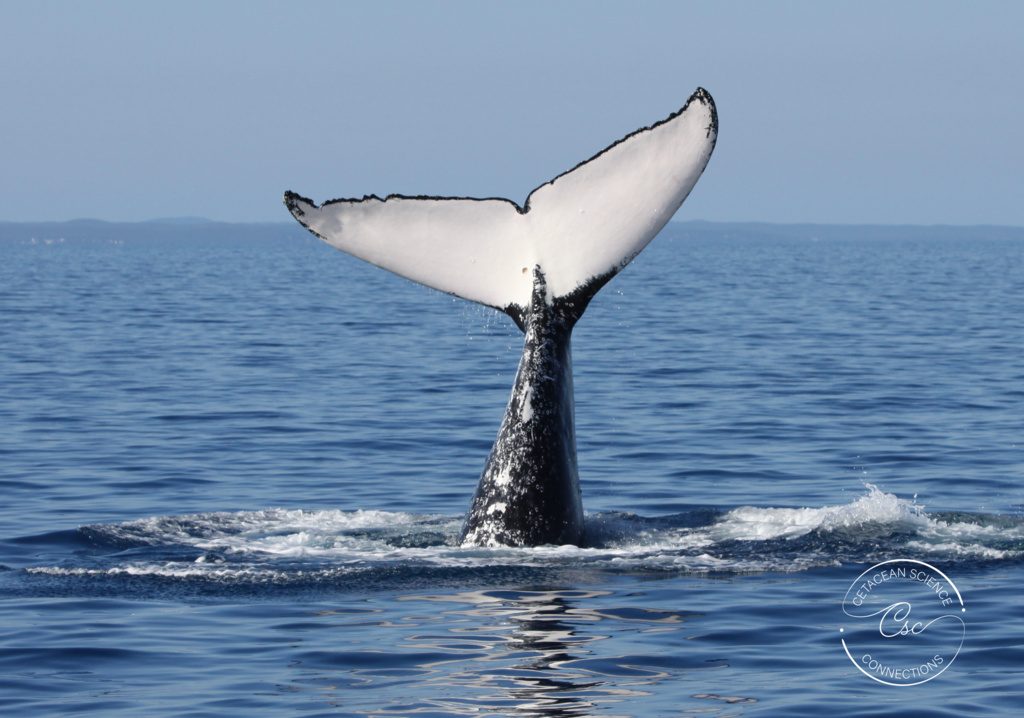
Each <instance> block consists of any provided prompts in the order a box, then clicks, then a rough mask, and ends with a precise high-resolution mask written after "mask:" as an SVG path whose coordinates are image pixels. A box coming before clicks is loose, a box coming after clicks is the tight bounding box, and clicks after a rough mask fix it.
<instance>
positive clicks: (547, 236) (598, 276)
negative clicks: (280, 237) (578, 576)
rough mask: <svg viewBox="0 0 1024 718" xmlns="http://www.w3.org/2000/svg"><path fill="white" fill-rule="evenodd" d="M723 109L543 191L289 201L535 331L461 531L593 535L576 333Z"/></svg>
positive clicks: (400, 269) (485, 542)
mask: <svg viewBox="0 0 1024 718" xmlns="http://www.w3.org/2000/svg"><path fill="white" fill-rule="evenodd" d="M717 135H718V115H717V112H716V110H715V104H714V101H713V100H712V99H711V95H710V94H708V92H707V91H706V90H704V89H703V88H698V89H697V91H696V92H694V93H693V94H692V95H691V96H690V98H689V99H688V100H687V102H686V104H685V105H683V107H682V108H680V109H679V110H677V111H676V112H674V113H672V114H671V115H669V116H668V117H666V118H665V119H663V120H661V121H660V122H656V123H654V124H652V125H650V126H648V127H643V128H641V129H639V130H636V131H635V132H632V133H631V134H629V135H627V136H625V137H623V138H622V139H620V140H618V141H617V142H615V143H613V144H612V145H610V146H609V147H607V148H605V149H604V150H602V151H601V152H599V153H597V154H596V155H594V156H593V157H591V158H590V159H588V160H585V161H584V162H581V163H580V164H578V165H576V166H575V167H574V168H572V169H571V170H568V171H567V172H564V173H562V174H560V175H558V176H557V177H555V178H554V179H552V180H551V181H549V182H545V183H544V184H542V185H540V186H539V187H537V188H536V189H534V190H533V191H532V192H530V194H529V195H528V196H527V198H526V201H525V202H524V203H523V204H522V205H519V204H517V203H516V202H513V201H512V200H508V199H503V198H483V199H480V198H472V197H431V196H422V195H420V196H406V195H399V194H392V195H388V196H387V197H385V198H383V199H382V198H380V197H378V196H376V195H367V196H364V197H362V198H358V199H357V198H350V199H334V200H330V201H327V202H324V203H323V204H321V205H319V206H318V205H317V204H316V203H315V202H314V201H313V200H310V199H307V198H305V197H303V196H301V195H298V194H296V193H294V192H290V191H289V192H286V193H285V195H284V202H285V205H286V206H287V207H288V210H289V211H290V212H291V213H292V215H293V216H294V217H295V219H297V220H298V221H299V222H300V223H301V224H302V225H303V226H305V227H306V228H307V229H309V230H310V231H311V232H312V233H313V234H315V235H316V236H318V237H319V238H320V239H322V240H324V241H325V242H327V243H328V244H330V245H332V246H333V247H336V248H337V249H340V250H342V251H344V252H347V253H349V254H351V255H354V256H356V257H358V258H360V259H363V260H365V261H367V262H370V263H372V264H375V265H377V266H379V267H382V268H384V269H387V270H390V271H392V272H394V273H396V274H398V275H400V276H403V277H406V278H408V279H411V280H413V281H415V282H419V283H420V284H424V285H426V286H429V287H433V288H434V289H438V290H441V291H443V292H448V293H449V294H454V295H456V296H458V297H462V298H464V299H468V300H470V301H473V302H478V303H480V304H483V305H486V306H489V307H493V308H495V309H499V310H501V311H503V312H505V313H506V314H508V315H509V316H510V317H511V318H512V320H513V321H514V322H515V323H516V325H517V326H518V327H519V329H520V330H522V332H523V334H524V343H523V353H522V356H521V358H520V360H519V368H518V370H517V372H516V378H515V384H514V386H513V388H512V395H511V398H510V399H509V403H508V407H507V409H506V411H505V416H504V418H503V419H502V422H501V427H500V429H499V430H498V436H497V439H496V441H495V443H494V446H493V448H492V449H491V452H490V456H489V457H488V459H487V463H486V464H485V466H484V470H483V473H482V475H481V477H480V481H479V484H478V485H477V489H476V494H475V495H474V497H473V501H472V504H471V506H470V508H469V512H468V513H467V515H466V520H465V523H464V526H463V529H462V535H461V542H462V544H463V545H465V546H501V545H504V546H538V545H542V544H577V545H579V544H581V543H582V542H583V505H582V500H581V496H580V486H579V472H578V469H577V462H576V432H575V427H574V407H573V387H572V351H571V346H570V338H571V335H572V330H573V327H575V325H576V322H577V321H579V319H580V317H581V316H582V315H583V312H584V311H585V310H586V308H587V305H588V304H589V302H590V300H591V299H592V298H593V297H594V295H595V294H596V293H597V292H598V290H600V289H601V287H603V286H604V285H605V284H606V283H607V282H608V281H609V280H610V279H611V278H612V277H613V276H615V275H616V274H618V273H619V272H620V271H621V270H622V269H623V268H624V267H625V266H626V265H627V264H629V262H630V261H631V260H632V259H633V258H634V257H636V255H637V254H639V253H640V251H641V250H642V249H643V248H644V247H645V246H647V244H648V243H649V242H650V241H651V240H652V239H653V238H654V236H655V235H657V234H658V232H659V231H661V229H662V227H664V226H665V224H666V223H667V222H668V221H669V219H671V218H672V215H673V214H674V213H675V212H676V210H677V209H679V206H680V205H681V204H682V203H683V200H685V199H686V196H687V195H688V194H689V193H690V190H691V189H692V188H693V186H694V184H696V182H697V180H698V179H699V178H700V175H701V173H702V172H703V171H704V167H705V166H706V165H707V163H708V160H709V159H710V157H711V152H712V150H713V149H714V147H715V141H716V139H717Z"/></svg>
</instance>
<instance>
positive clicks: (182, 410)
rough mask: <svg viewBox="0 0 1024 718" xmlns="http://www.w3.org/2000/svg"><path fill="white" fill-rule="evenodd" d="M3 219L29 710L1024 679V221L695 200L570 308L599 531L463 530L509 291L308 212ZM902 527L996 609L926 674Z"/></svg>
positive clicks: (1, 580) (9, 711)
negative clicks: (852, 632)
mask: <svg viewBox="0 0 1024 718" xmlns="http://www.w3.org/2000/svg"><path fill="white" fill-rule="evenodd" d="M0 229H2V230H3V231H2V232H0V234H2V241H0V428H2V431H0V492H2V493H0V496H2V498H3V500H2V501H0V714H2V715H4V716H47V715H70V714H77V715H89V716H140V715H145V716H227V717H233V716H278V715H280V716H345V715H359V716H362V715H371V714H372V715H396V716H410V715H417V716H441V715H469V714H472V715H502V716H504V715H522V716H583V715H594V716H622V715H629V716H680V715H702V716H704V715H714V716H740V715H743V716H748V715H749V716H753V715H788V716H803V715H806V716H818V715H821V714H822V713H828V714H830V715H940V716H946V715H948V716H960V715H983V716H989V715H1017V714H1019V709H1020V706H1021V705H1024V688H1022V680H1021V679H1022V666H1024V622H1022V616H1024V612H1022V607H1024V606H1022V600H1021V597H1020V586H1021V585H1022V581H1024V561H1022V557H1024V514H1022V506H1024V488H1022V481H1021V480H1022V478H1024V445H1022V442H1024V389H1022V387H1024V351H1022V349H1024V347H1022V344H1024V341H1022V340H1024V237H1015V236H994V235H999V233H998V232H995V233H994V232H993V231H991V230H984V229H964V230H960V231H955V232H953V231H950V230H941V231H940V230H939V229H936V230H934V232H932V233H929V231H928V230H922V229H913V228H888V229H884V230H883V229H879V228H876V229H873V230H872V229H864V230H863V231H858V230H854V229H848V230H842V231H840V230H837V229H835V228H833V230H829V229H828V228H799V227H789V228H786V227H781V228H780V227H745V228H736V227H728V226H720V225H701V224H680V225H670V226H669V228H668V229H666V231H665V232H664V233H663V235H662V236H661V237H659V239H658V240H656V241H655V243H654V244H652V245H651V247H650V248H648V250H647V251H646V252H645V253H644V254H643V255H641V257H640V258H638V259H637V261H636V262H635V263H634V266H632V267H630V268H629V269H628V270H627V271H626V272H625V273H624V274H623V275H622V276H620V277H618V278H617V279H616V280H615V281H614V282H612V283H611V284H610V285H609V286H608V287H606V288H605V290H604V291H603V292H602V293H601V294H600V295H599V296H598V297H597V299H596V300H595V301H594V303H593V304H592V306H591V308H590V310H589V311H588V313H587V315H586V316H585V317H584V319H583V320H582V322H581V323H580V325H579V326H578V327H577V330H576V333H575V335H574V339H575V341H574V362H575V370H576V399H577V431H578V441H579V454H580V456H579V459H580V469H581V475H582V481H583V492H584V504H585V506H586V509H587V511H588V519H587V546H585V547H582V548H576V547H542V548H537V549H463V548H459V547H457V546H456V545H455V540H456V537H457V534H458V531H459V523H460V520H461V515H462V513H463V512H464V511H465V509H466V508H467V507H468V504H469V500H470V497H471V495H472V492H473V489H474V487H475V483H476V480H477V478H478V475H479V472H480V470H481V469H482V467H483V462H484V459H485V458H486V455H487V452H488V449H489V448H490V445H491V442H492V440H493V438H494V435H495V433H496V431H497V427H498V423H499V421H500V419H501V415H502V412H503V410H504V405H505V402H506V401H507V398H508V392H509V390H510V387H511V383H512V379H513V375H514V371H515V367H516V364H517V361H518V356H519V348H520V338H519V336H518V333H517V331H516V330H515V329H514V327H513V326H512V323H511V321H509V320H508V319H507V318H505V317H502V316H499V315H497V314H496V313H494V312H491V311H489V310H485V309H482V308H478V307H475V306H472V305H468V304H466V303H463V302H461V301H459V300H456V299H453V298H451V297H447V296H444V295H441V294H438V293H436V292H432V291H430V290H427V289H424V288H422V287H419V286H416V285H413V284H410V283H407V282H405V281H403V280H400V279H398V278H396V277H393V276H391V275H388V274H386V273H384V272H382V271H380V270H376V269H374V268H371V267H368V266H366V265H362V264H360V263H358V262H357V261H355V260H352V259H350V258H348V257H345V256H344V255H341V254H339V253H337V252H335V251H334V250H331V249H329V248H327V247H326V246H323V245H321V244H320V243H319V242H318V241H317V240H315V239H313V238H311V237H308V236H306V235H304V234H303V233H302V232H301V230H300V229H299V228H294V229H293V228H291V227H289V226H287V225H281V226H280V227H277V226H268V227H263V228H250V229H251V232H249V231H247V232H242V231H240V230H239V229H238V228H237V227H236V228H230V227H218V226H215V225H211V226H202V227H200V226H188V225H183V226H177V227H172V228H170V229H169V228H167V227H158V226H155V225H154V226H147V225H137V226H134V227H129V228H125V227H116V226H108V227H104V226H102V225H88V226H85V227H84V228H83V227H82V226H73V225H68V226H66V227H59V226H54V227H50V228H48V229H46V230H45V232H44V233H42V234H41V233H40V230H39V229H38V228H27V227H24V228H19V227H18V226H16V225H6V226H3V227H0ZM257 230H258V231H257ZM247 233H248V234H249V235H250V236H245V235H246V234H247ZM1003 234H1004V235H1005V234H1006V233H1003ZM240 235H241V236H240ZM822 235H823V236H822ZM1010 235H1013V233H1010ZM894 558H914V559H918V560H921V561H926V562H928V563H930V564H932V565H934V566H936V567H938V568H940V569H941V570H942V571H944V572H945V573H946V574H947V575H948V576H949V577H950V578H951V579H952V580H954V581H955V582H956V585H957V587H958V588H959V590H960V591H961V593H962V595H963V598H964V602H965V603H964V605H965V607H966V612H965V613H964V614H963V615H964V617H965V621H966V626H967V627H966V637H965V640H964V644H963V648H962V650H961V652H960V653H959V655H958V656H957V657H956V659H955V661H954V662H953V664H952V665H950V666H949V668H948V670H946V671H945V672H944V673H942V674H941V675H940V676H938V677H937V678H935V679H934V680H931V681H929V682H927V683H925V684H923V685H920V686H916V687H890V686H884V685H881V684H878V683H875V682H873V681H871V680H869V679H868V678H866V677H865V676H863V675H861V674H860V673H858V671H857V670H856V669H855V668H854V666H853V665H851V663H850V660H849V659H848V658H847V657H846V655H845V654H844V652H843V648H842V646H841V644H840V640H839V639H840V634H839V633H838V630H839V628H840V627H841V626H843V625H844V616H843V613H842V601H843V597H844V594H845V593H846V591H847V589H848V588H849V586H850V584H851V582H852V581H854V579H856V578H857V576H858V575H859V574H860V573H861V572H862V571H864V570H865V569H867V568H868V567H869V566H870V565H871V564H873V563H876V562H880V561H885V560H888V559H894Z"/></svg>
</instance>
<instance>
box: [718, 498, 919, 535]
mask: <svg viewBox="0 0 1024 718" xmlns="http://www.w3.org/2000/svg"><path fill="white" fill-rule="evenodd" d="M865 487H866V488H867V489H868V493H867V495H865V496H861V497H860V498H858V499H857V500H855V501H853V502H852V503H849V504H841V505H838V506H824V507H822V508H817V509H812V508H801V509H785V508H778V509H776V508H757V507H753V506H744V507H741V508H738V509H733V510H732V511H730V512H729V513H727V514H726V515H725V516H724V517H723V518H722V520H721V521H719V522H718V523H716V524H715V525H714V526H712V527H711V528H710V529H709V531H708V533H709V535H710V536H711V537H712V538H713V539H714V540H715V541H721V540H726V539H733V540H739V541H764V540H767V539H776V538H796V537H798V536H803V535H805V534H808V533H810V532H811V531H814V530H816V529H821V530H825V531H833V530H836V529H841V528H854V527H857V526H864V525H865V524H869V523H879V524H908V525H912V526H914V527H918V528H924V527H927V526H928V524H929V519H928V518H927V517H926V516H925V515H924V507H923V506H921V505H919V504H917V503H915V502H913V501H907V500H906V499H901V498H898V497H896V496H894V495H893V494H887V493H885V492H883V491H882V490H881V489H879V488H878V487H877V486H875V485H874V484H865Z"/></svg>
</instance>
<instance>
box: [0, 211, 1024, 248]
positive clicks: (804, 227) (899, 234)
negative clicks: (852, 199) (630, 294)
mask: <svg viewBox="0 0 1024 718" xmlns="http://www.w3.org/2000/svg"><path fill="white" fill-rule="evenodd" d="M663 235H666V236H671V237H676V238H694V239H696V238H709V239H710V238H718V239H788V240H809V241H835V240H845V239H862V240H865V239H867V240H892V239H902V240H907V239H920V240H936V239H964V238H968V237H970V238H977V239H1002V240H1021V241H1024V227H1015V226H1006V225H913V224H892V225H888V224H811V223H792V224H775V223H770V222H708V221H704V220H685V221H672V222H670V223H669V224H668V226H667V227H666V228H665V230H664V231H663ZM33 238H35V239H37V240H39V241H45V240H59V239H64V240H65V241H81V240H86V241H97V240H100V241H103V240H125V239H133V240H138V241H150V240H158V239H181V240H200V241H224V240H229V241H230V240H280V239H286V238H288V239H298V238H301V239H310V240H313V239H314V238H313V237H312V236H311V235H309V234H308V233H307V232H306V231H304V230H303V228H302V227H300V226H299V225H297V224H296V223H294V222H289V221H281V222H220V221H216V220H210V219H204V218H202V217H167V218H160V219H152V220H146V221H141V222H108V221H106V220H99V219H74V220H68V221H62V222H8V221H3V220H0V242H2V241H31V240H32V239H33Z"/></svg>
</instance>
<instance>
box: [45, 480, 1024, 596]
mask: <svg viewBox="0 0 1024 718" xmlns="http://www.w3.org/2000/svg"><path fill="white" fill-rule="evenodd" d="M865 488H866V489H867V492H866V493H865V494H864V495H862V496H859V497H858V498H856V499H855V500H853V501H851V502H850V503H848V504H840V505H834V506H824V507H820V508H770V507H768V508H759V507H753V506H745V507H741V508H737V509H733V510H731V511H728V512H726V513H724V514H722V515H721V516H720V517H719V518H718V519H717V520H715V521H714V522H712V523H710V524H706V525H703V526H683V527H680V526H677V525H676V526H673V525H671V522H662V521H651V520H648V519H641V518H639V517H636V516H628V515H623V514H615V515H610V514H604V515H597V516H594V515H590V516H588V532H589V533H590V534H591V535H592V536H595V543H596V544H597V545H596V546H594V547H584V548H580V547H577V546H539V547H533V548H511V547H507V546H499V545H494V546H472V547H465V548H464V547H460V546H458V545H456V544H457V537H458V531H459V528H460V526H461V523H462V519H461V517H451V516H447V517H446V516H435V515H418V514H409V513H402V512H389V511H339V510H333V511H302V510H297V509H293V510H285V509H268V510H265V511H252V512H239V513H209V514H192V515H185V516H165V517H151V518H147V519H141V520H138V521H130V522H126V523H122V524H114V525H109V526H93V527H89V530H90V531H93V532H95V533H96V534H97V535H99V536H100V537H103V536H106V537H107V538H110V539H114V540H117V541H128V542H132V543H135V544H136V545H140V546H153V547H157V548H161V547H174V548H176V549H179V548H181V547H186V548H191V549H193V552H192V554H191V556H189V558H183V559H181V560H180V561H165V560H161V561H145V560H140V558H139V556H138V555H135V556H134V557H133V560H131V561H129V562H125V563H119V564H117V565H112V566H109V567H75V566H40V567H34V568H30V569H28V571H29V573H33V574H39V575H50V576H78V577H94V576H144V577H165V578H172V579H190V578H202V579H206V580H215V581H242V582H289V581H301V580H321V579H329V578H332V577H337V576H348V575H351V574H353V573H356V572H370V573H372V572H374V571H378V570H380V569H381V568H406V569H411V570H415V569H416V568H417V567H444V568H484V567H502V566H514V567H516V568H524V567H527V568H531V567H538V568H553V567H555V568H557V567H572V568H583V567H585V568H594V569H610V570H630V571H632V570H639V571H673V572H688V573H708V572H720V571H727V572H759V571H803V570H807V569H808V568H812V567H815V566H831V565H838V564H839V563H841V560H840V558H839V557H837V552H838V551H844V552H845V553H844V554H843V556H842V560H843V561H848V560H866V559H867V558H868V557H873V556H874V555H875V554H876V553H878V552H880V551H881V552H882V553H886V552H888V553H893V552H897V553H904V554H905V553H911V554H913V553H918V554H922V555H927V556H930V557H935V556H939V555H941V556H947V557H960V558H979V559H985V560H1002V559H1010V558H1014V557H1017V556H1020V555H1022V553H1024V522H1021V521H1020V520H1016V519H1003V518H997V520H995V521H993V520H992V519H991V517H989V518H988V519H984V518H982V517H966V518H965V519H964V520H960V519H959V517H957V518H956V519H954V518H949V517H946V518H945V520H943V519H938V518H934V517H931V516H929V515H927V514H926V513H925V511H924V507H923V506H922V505H920V504H918V503H916V501H912V500H907V499H901V498H899V497H897V496H894V495H893V494H888V493H885V492H884V491H882V490H881V489H879V488H878V487H876V486H873V485H871V484H866V485H865ZM503 508H504V507H500V506H499V505H497V504H496V505H495V506H494V508H493V511H495V512H497V511H500V510H502V509H503ZM812 531H819V532H822V533H823V534H825V536H824V537H823V540H822V541H821V542H814V546H813V547H809V546H807V545H806V544H800V543H794V544H792V546H793V548H788V546H789V545H790V541H791V540H793V539H796V538H798V537H800V536H805V535H807V534H808V533H810V532H812ZM840 531H841V532H843V534H844V538H843V539H842V542H841V543H840V544H838V545H837V544H832V543H830V542H829V540H828V538H827V534H829V533H831V532H840ZM888 537H895V538H893V539H892V541H893V543H892V545H891V546H890V545H887V544H886V541H889V540H890V539H889V538H888ZM859 539H863V545H861V546H858V544H857V541H858V540H859ZM769 541H772V542H773V543H772V544H771V545H770V546H765V544H766V542H769ZM410 544H411V545H410ZM837 546H839V547H841V548H837ZM851 546H852V547H853V548H850V547H851ZM851 551H852V553H850V552H851ZM197 554H198V556H197ZM887 557H891V556H887ZM112 558H113V559H114V560H117V557H116V556H114V557H112Z"/></svg>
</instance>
